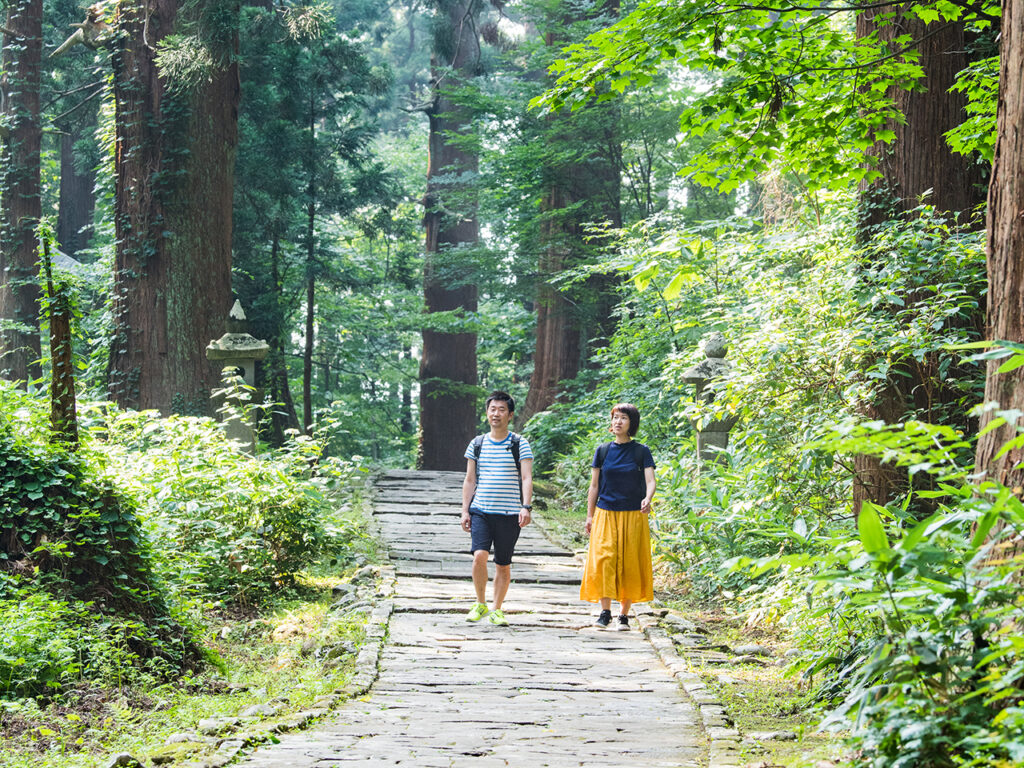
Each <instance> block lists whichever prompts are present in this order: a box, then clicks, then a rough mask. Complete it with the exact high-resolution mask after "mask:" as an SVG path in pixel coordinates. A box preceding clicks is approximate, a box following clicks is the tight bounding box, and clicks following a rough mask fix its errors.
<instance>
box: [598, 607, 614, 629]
mask: <svg viewBox="0 0 1024 768" xmlns="http://www.w3.org/2000/svg"><path fill="white" fill-rule="evenodd" d="M611 623H612V612H611V611H601V615H600V616H598V617H597V621H595V622H594V626H597V627H600V628H601V629H604V628H605V627H607V626H608V625H609V624H611Z"/></svg>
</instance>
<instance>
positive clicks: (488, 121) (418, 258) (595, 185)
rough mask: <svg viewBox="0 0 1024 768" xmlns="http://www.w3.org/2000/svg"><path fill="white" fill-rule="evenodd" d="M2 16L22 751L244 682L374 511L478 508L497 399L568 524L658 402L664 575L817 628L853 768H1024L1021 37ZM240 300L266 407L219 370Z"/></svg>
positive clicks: (927, 14)
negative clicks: (251, 433) (469, 478)
mask: <svg viewBox="0 0 1024 768" xmlns="http://www.w3.org/2000/svg"><path fill="white" fill-rule="evenodd" d="M6 9H7V14H6V20H5V24H4V27H3V30H2V32H3V61H2V73H0V77H2V82H0V85H2V105H0V106H2V109H0V140H2V152H3V160H2V163H3V165H2V169H0V170H2V180H0V216H2V221H0V224H2V229H0V264H2V271H0V322H2V323H3V326H2V334H3V356H2V358H0V367H2V369H3V376H4V379H5V380H6V381H7V382H8V383H3V384H0V398H2V400H0V402H2V406H3V408H2V411H0V443H2V446H3V447H2V450H0V467H2V474H0V494H2V496H0V515H2V517H0V541H2V543H3V549H2V551H0V590H2V591H0V612H2V613H3V620H2V621H0V694H2V700H0V704H2V709H0V713H2V717H3V720H2V722H3V724H4V727H5V728H6V729H7V732H8V733H10V734H16V735H17V736H18V738H20V739H21V740H22V741H21V742H19V743H20V744H22V746H24V748H25V752H24V754H25V755H29V754H32V755H38V754H43V755H47V756H50V757H52V756H53V755H55V754H65V753H67V752H69V751H70V752H72V753H75V752H82V751H84V752H89V750H95V749H100V748H102V745H103V744H104V743H106V742H103V737H102V736H101V735H100V734H101V732H102V731H103V730H104V728H106V730H108V731H109V730H111V726H110V723H109V722H106V724H105V725H104V721H103V719H102V717H100V716H96V718H93V719H91V720H90V718H89V717H86V718H85V719H84V721H83V716H82V714H81V711H82V710H81V707H80V706H79V707H78V709H74V708H72V710H71V714H72V715H73V716H74V718H76V719H74V720H72V719H69V717H63V716H58V713H59V712H60V711H61V709H60V708H61V707H66V706H69V704H68V703H69V702H78V703H79V704H80V703H81V702H82V701H83V700H86V699H88V697H90V696H92V697H93V699H94V700H95V699H96V697H98V699H99V700H102V701H105V702H108V703H109V702H110V701H121V702H123V708H124V709H126V710H132V711H136V710H142V709H145V707H146V704H145V701H144V700H142V699H140V700H138V701H134V700H132V694H131V692H132V691H135V692H136V694H138V695H139V696H143V697H145V696H148V695H150V694H151V693H152V691H154V690H159V691H162V693H161V694H160V695H161V696H170V695H171V694H170V693H169V692H168V689H166V688H161V687H160V686H166V685H168V684H171V685H172V686H173V685H174V681H178V682H179V683H180V681H181V680H193V679H197V678H196V676H197V675H201V674H202V670H206V669H210V668H211V665H212V667H214V668H217V667H218V665H220V668H221V669H223V668H224V667H223V665H224V664H225V663H226V662H225V659H223V658H220V659H219V660H218V659H217V658H216V653H217V648H218V646H217V642H218V640H217V638H218V637H220V636H218V634H217V632H218V629H217V628H218V627H220V626H221V625H222V624H224V622H225V621H227V620H228V619H229V618H231V617H234V618H237V617H238V616H239V615H244V616H246V617H248V618H250V619H251V617H252V616H253V615H255V616H257V617H259V616H262V615H265V614H266V612H268V611H271V610H276V609H277V608H280V606H281V605H288V604H287V603H282V602H281V601H282V600H285V598H284V597H282V595H285V594H287V595H288V596H289V598H288V599H290V598H291V597H293V596H295V595H301V594H307V593H308V591H309V590H312V591H313V592H315V591H316V590H317V589H322V588H323V584H324V583H325V582H324V580H325V579H328V578H330V574H336V573H337V572H339V569H340V571H342V572H348V573H351V572H352V571H354V570H356V569H357V568H359V567H361V566H362V565H364V564H365V563H366V562H367V561H368V560H372V557H373V554H372V545H371V544H369V543H368V542H367V541H366V536H365V532H364V531H363V530H362V529H361V528H360V525H359V523H358V515H356V514H354V513H353V508H355V507H358V505H359V503H360V501H359V498H360V491H359V488H360V485H361V483H360V482H359V480H358V478H359V477H361V476H362V475H363V474H364V473H363V472H362V470H366V469H372V468H375V467H383V466H399V467H406V466H418V467H421V468H426V469H450V470H457V469H460V467H461V466H464V460H463V459H462V452H463V450H464V446H465V444H466V443H467V442H468V440H469V439H470V438H471V437H472V435H473V434H474V433H475V432H476V431H478V430H479V429H480V428H481V424H480V403H481V400H482V397H483V396H484V395H485V394H486V392H487V391H488V390H489V389H491V388H503V389H508V390H510V391H511V392H512V393H513V394H514V395H515V396H516V398H517V400H518V401H519V402H520V403H521V405H520V407H519V408H518V409H517V424H518V426H519V428H521V429H522V430H523V431H524V433H525V434H526V435H527V436H528V437H529V439H530V440H531V442H532V444H533V446H534V451H535V453H536V454H537V456H538V461H537V469H538V471H539V472H540V473H542V474H543V475H544V476H545V477H546V478H547V479H548V481H549V483H550V486H549V487H550V488H551V495H550V497H549V501H548V504H549V506H550V507H551V508H552V509H556V508H561V509H563V510H565V511H567V513H568V515H569V517H570V518H571V517H572V515H576V516H577V517H578V516H579V515H580V512H581V509H582V503H583V499H584V497H585V493H584V490H585V483H586V479H587V477H588V473H587V471H586V468H587V467H588V466H589V463H590V458H591V456H592V453H593V449H594V447H595V445H596V444H597V443H598V442H600V441H601V440H603V438H604V434H605V422H606V419H607V412H608V409H609V407H610V406H611V405H612V404H613V403H615V402H618V401H622V400H627V401H631V402H633V403H635V404H637V406H638V407H639V409H640V411H641V413H642V414H643V422H642V428H641V438H642V439H643V440H644V441H645V442H646V443H648V444H649V445H650V446H651V447H652V449H653V450H654V453H655V456H656V459H657V461H658V466H659V469H658V474H659V499H660V503H659V505H658V509H657V541H656V551H657V553H658V555H659V558H660V561H661V563H662V566H661V567H663V568H665V569H666V573H667V574H669V575H668V576H667V577H666V578H667V579H668V580H670V581H672V580H674V581H676V582H677V583H681V584H682V585H683V586H681V587H680V589H681V590H682V592H684V593H685V596H686V599H689V600H695V601H697V602H707V603H717V604H719V605H727V606H728V608H729V610H731V611H735V612H737V613H739V614H741V615H742V616H744V618H745V619H746V620H747V621H748V623H750V624H760V625H762V626H775V627H783V628H785V631H786V632H788V633H789V636H790V638H791V641H792V642H793V643H794V644H795V645H796V646H797V647H799V648H802V649H803V652H802V653H801V654H800V655H798V656H795V657H794V658H795V661H794V662H793V664H792V671H793V672H794V674H796V675H799V676H803V679H805V680H806V681H808V683H807V684H808V685H810V686H811V687H812V689H813V693H814V696H813V698H814V700H815V701H816V703H817V705H818V706H819V707H820V711H821V713H822V715H823V717H824V720H825V723H826V725H828V726H830V727H833V728H835V729H837V730H838V731H840V732H842V733H843V734H845V736H846V737H847V738H848V739H849V744H850V751H849V752H848V753H847V755H848V759H849V761H850V762H852V763H857V764H865V765H867V764H873V765H879V766H881V765H885V766H895V765H914V766H921V765H960V764H977V765H983V764H984V765H988V764H1006V765H1009V764H1013V763H1014V762H1016V761H1020V760H1021V759H1024V738H1022V737H1021V736H1020V734H1021V732H1022V731H1021V724H1022V721H1024V710H1022V709H1021V707H1020V701H1021V694H1020V678H1021V675H1022V674H1024V664H1022V655H1021V651H1022V648H1021V639H1020V637H1019V633H1018V632H1017V631H1016V629H1017V627H1018V626H1019V621H1020V600H1019V596H1018V589H1017V584H1018V579H1019V575H1018V574H1019V570H1020V552H1019V550H1020V545H1019V541H1020V537H1019V534H1020V530H1021V527H1022V525H1024V510H1022V507H1021V504H1020V498H1019V497H1020V493H1021V486H1022V485H1024V482H1022V478H1021V471H1020V469H1019V464H1020V459H1021V456H1022V453H1021V451H1022V447H1024V439H1022V438H1021V437H1019V436H1018V432H1017V420H1018V418H1019V416H1020V413H1021V409H1022V408H1024V388H1022V379H1021V376H1022V375H1024V374H1022V370H1024V330H1022V329H1024V324H1022V318H1021V307H1022V302H1021V300H1020V295H1021V285H1020V280H1021V279H1022V278H1021V270H1020V269H1019V268H1018V266H1019V264H1020V261H1021V258H1022V255H1024V234H1022V233H1024V222H1022V221H1021V219H1020V217H1019V215H1018V213H1017V212H1019V211H1020V210H1021V209H1022V208H1024V200H1022V199H1021V198H1022V197H1024V187H1022V185H1020V184H1019V179H1020V178H1022V177H1024V176H1022V174H1024V144H1022V139H1021V136H1024V94H1022V81H1024V78H1022V77H1021V73H1022V72H1024V53H1022V50H1024V3H1022V2H1021V0H1006V2H1005V3H1004V4H1003V7H1002V8H1000V7H999V6H998V5H996V4H993V3H989V2H982V3H967V2H951V1H950V0H938V1H937V2H918V3H907V4H904V5H891V4H885V3H864V4H857V3H845V2H843V3H838V2H835V3H833V2H824V3H816V4H812V5H809V6H803V5H797V4H792V3H789V2H786V3H773V2H767V3H764V4H750V3H730V2H712V1H710V0H702V1H701V2H693V3H663V2H662V3H659V2H644V3H640V4H637V5H631V4H620V3H617V2H607V3H601V2H598V3H588V2H583V3H567V2H566V3H562V2H547V3H535V2H530V1H529V0H526V1H524V2H518V3H514V4H513V3H510V4H506V5H502V4H500V3H495V4H493V5H485V4H483V3H480V2H476V1H475V0H470V1H469V2H466V0H433V1H432V2H419V1H418V0H410V1H409V2H407V3H404V4H403V3H386V2H376V1H375V0H367V2H362V3H344V4H342V3H337V4H331V3H322V4H315V5H297V4H290V3H264V4H253V5H237V4H234V3H229V2H224V0H191V1H190V2H180V3H179V2H177V1H176V0H145V2H140V3H132V2H120V3H113V2H111V3H104V2H100V3H97V4H95V5H93V6H90V7H89V8H81V7H79V6H78V5H77V4H75V3H69V2H49V0H47V2H43V0H11V1H10V2H8V3H7V4H6ZM72 30H74V31H73V32H72ZM69 35H70V37H69ZM236 298H237V299H238V300H239V301H240V302H241V304H242V306H243V307H244V309H245V312H246V313H247V315H248V318H249V326H248V327H249V331H250V332H251V333H252V334H253V335H254V336H255V337H257V338H259V339H264V340H265V341H266V342H267V345H268V347H269V350H268V354H267V357H266V359H265V360H264V361H263V362H262V363H261V365H260V367H259V368H258V369H257V378H256V381H255V384H256V387H257V390H256V391H253V390H246V389H245V388H244V387H243V388H241V391H239V386H238V383H237V381H235V382H231V381H228V382H222V381H221V371H220V370H218V369H217V368H216V367H215V366H214V365H213V364H212V363H210V361H208V360H207V359H206V355H205V349H206V346H207V344H208V343H209V342H210V341H212V340H214V339H216V338H218V337H219V336H220V335H221V334H222V333H223V332H224V331H225V330H226V328H227V325H226V320H227V314H228V311H229V309H230V308H231V305H232V302H233V301H234V299H236ZM715 331H717V332H721V333H723V334H724V335H725V336H726V338H727V339H728V342H729V345H730V349H729V353H728V359H729V360H730V361H731V363H732V365H731V368H730V369H729V371H728V372H727V373H726V374H724V375H722V376H721V377H719V378H718V379H717V380H715V381H714V382H713V383H712V384H711V386H710V388H709V389H708V390H705V396H703V397H700V398H697V397H696V396H695V392H694V389H693V387H692V385H688V384H686V383H684V382H683V376H682V374H683V372H684V371H685V370H686V369H687V368H689V367H690V366H691V365H693V364H694V363H696V362H698V361H699V360H701V359H702V352H701V344H702V341H703V340H705V339H706V338H707V337H708V334H709V333H711V332H715ZM221 386H225V387H227V388H228V389H230V390H231V392H230V394H233V395H234V396H235V400H236V401H239V400H240V401H241V402H242V405H241V406H240V407H241V408H242V411H243V412H244V416H243V417H244V418H249V417H250V416H252V417H254V418H258V419H259V423H260V438H261V440H260V446H259V450H258V455H259V459H255V460H254V459H251V458H249V457H246V456H244V455H240V454H237V453H233V452H232V451H230V450H229V449H228V443H227V441H226V438H225V436H224V433H223V432H222V431H221V430H220V428H219V427H218V426H217V424H218V422H217V421H216V420H215V419H211V418H210V417H211V416H213V415H214V413H213V411H214V406H213V405H212V402H211V400H210V392H211V391H212V390H216V389H218V388H220V387H221ZM246 392H248V394H246ZM257 393H258V395H259V402H253V401H252V400H249V401H248V402H246V398H247V397H249V398H251V397H253V396H254V394H257ZM264 398H265V401H264ZM716 420H717V421H720V420H726V421H728V422H730V423H735V426H734V427H733V429H732V435H731V440H730V444H729V447H728V450H726V451H724V452H722V454H721V455H720V456H719V457H718V460H717V461H714V462H710V463H708V464H707V465H706V466H705V467H704V468H703V471H701V472H698V471H697V470H698V467H697V458H696V453H695V444H696V439H697V434H698V432H699V430H700V429H702V428H703V427H705V426H707V425H708V424H710V423H711V422H714V421H716ZM304 590H305V592H304ZM350 618H351V620H350V621H348V623H346V621H342V622H341V623H340V624H334V625H332V629H331V631H332V632H335V633H337V635H338V636H337V637H335V638H334V639H335V640H341V639H346V638H352V637H354V638H356V639H358V631H359V630H358V624H359V619H358V615H357V614H353V616H352V617H350ZM262 620H263V619H259V618H257V619H254V621H262ZM246 626H249V625H246ZM259 626H263V625H259ZM264 630H266V631H268V632H269V629H267V627H264V628H263V629H260V630H258V631H255V634H259V633H260V632H263V631H264ZM222 634H223V632H222ZM228 636H230V632H228V633H227V634H226V635H224V636H223V637H220V639H221V640H225V639H226V638H227V637H228ZM220 650H221V651H222V652H223V653H227V650H225V649H224V648H223V647H220ZM340 657H344V653H341V654H340ZM229 661H230V660H229ZM343 673H344V669H342V670H341V671H339V674H343ZM178 687H179V688H180V687H181V686H180V685H179V686H178ZM186 687H187V686H186ZM112 690H115V691H117V692H118V696H120V697H121V698H112V697H111V695H110V694H108V693H104V692H109V691H112ZM125 691H128V692H129V693H128V694H126V693H125ZM139 692H148V693H139ZM104 706H105V707H106V709H104V708H103V707H100V708H99V710H98V711H102V712H103V713H104V714H103V717H108V719H109V706H107V705H104ZM119 706H120V705H119ZM58 721H59V725H57V723H58ZM123 728H124V730H130V727H129V726H123ZM18 759H24V760H26V761H28V762H26V764H32V762H31V761H32V760H33V759H36V758H32V757H25V756H24V755H23V756H22V757H19V758H18Z"/></svg>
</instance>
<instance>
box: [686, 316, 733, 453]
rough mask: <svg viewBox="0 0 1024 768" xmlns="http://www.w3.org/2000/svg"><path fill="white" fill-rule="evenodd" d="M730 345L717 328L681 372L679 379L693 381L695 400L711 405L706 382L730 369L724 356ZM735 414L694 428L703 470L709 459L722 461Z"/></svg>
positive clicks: (711, 395) (690, 382) (712, 396)
mask: <svg viewBox="0 0 1024 768" xmlns="http://www.w3.org/2000/svg"><path fill="white" fill-rule="evenodd" d="M728 351H729V346H728V344H726V341H725V336H724V335H723V334H721V333H719V332H718V331H715V332H714V333H712V334H710V335H709V336H708V337H707V339H705V341H704V355H705V356H706V359H704V360H701V361H700V362H699V363H697V364H696V365H695V366H693V367H692V368H689V369H687V370H686V371H684V372H683V376H682V379H683V381H684V382H686V383H687V384H695V385H696V388H697V392H696V396H695V398H694V399H695V400H696V401H697V402H698V403H707V404H710V403H712V402H713V401H714V399H715V394H714V392H713V391H711V390H707V391H705V390H706V389H707V385H708V384H709V383H710V382H711V381H712V380H713V379H716V378H718V377H719V376H722V375H723V374H725V373H727V372H728V371H729V368H731V367H732V366H731V364H730V363H729V361H728V360H726V359H725V355H726V353H727V352H728ZM736 420H737V417H736V416H727V417H725V418H722V419H713V420H712V421H710V422H708V423H707V424H704V425H703V426H702V427H700V428H698V430H697V460H698V463H699V465H700V468H701V469H703V468H704V467H705V466H707V464H708V463H709V462H713V461H721V460H722V455H721V452H722V451H724V450H725V449H726V447H728V445H729V430H730V429H732V428H733V425H735V424H736Z"/></svg>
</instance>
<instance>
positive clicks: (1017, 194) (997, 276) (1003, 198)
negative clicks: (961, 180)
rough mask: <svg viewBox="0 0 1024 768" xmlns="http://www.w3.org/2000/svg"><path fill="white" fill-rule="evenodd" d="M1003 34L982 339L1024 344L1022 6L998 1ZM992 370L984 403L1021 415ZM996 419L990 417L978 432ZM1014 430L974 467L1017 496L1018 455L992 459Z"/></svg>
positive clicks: (1016, 387) (1017, 375)
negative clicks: (1023, 302)
mask: <svg viewBox="0 0 1024 768" xmlns="http://www.w3.org/2000/svg"><path fill="white" fill-rule="evenodd" d="M1002 34H1003V37H1002V53H1001V57H1000V58H1001V63H1000V70H999V108H998V116H997V138H996V148H995V158H994V160H993V165H992V182H991V184H990V186H989V194H988V245H987V257H988V284H989V301H988V330H987V336H988V338H990V339H995V340H999V341H1014V342H1017V343H1024V304H1022V301H1021V297H1022V296H1024V216H1022V215H1021V212H1022V211H1024V78H1022V77H1021V73H1022V72H1024V0H1004V2H1003V32H1002ZM999 366H1000V361H996V360H992V361H989V363H988V372H987V374H988V375H987V378H986V380H985V402H986V403H997V404H998V405H999V408H1001V409H1004V410H1010V409H1018V410H1022V411H1024V368H1017V369H1016V370H1013V371H1010V372H1008V373H998V369H999ZM995 416H996V414H995V413H994V412H993V411H991V410H989V411H988V412H987V413H986V414H985V416H984V418H983V420H982V425H983V426H984V425H985V424H987V423H988V422H990V421H991V420H992V419H993V418H995ZM1018 427H1019V425H1015V424H1013V423H1009V424H1005V425H1003V426H1001V427H998V428H996V429H993V430H992V431H990V432H987V433H985V434H983V435H982V436H981V437H979V438H978V449H977V454H976V456H975V467H976V469H977V470H978V471H980V472H984V473H985V477H986V478H987V479H990V480H994V481H997V482H1000V483H1002V484H1004V485H1006V486H1009V487H1010V488H1014V489H1017V490H1016V491H1015V493H1017V495H1018V496H1019V495H1021V492H1020V488H1021V487H1022V486H1024V469H1022V466H1021V462H1022V461H1024V449H1022V448H1014V449H1013V450H1011V451H1008V452H1007V453H1006V454H1004V455H1002V456H998V457H997V454H998V453H999V451H1000V449H1001V448H1002V447H1003V445H1004V444H1005V443H1006V442H1007V441H1008V440H1010V439H1011V438H1013V437H1015V436H1017V434H1018V432H1017V430H1018ZM1004 554H1005V553H1004Z"/></svg>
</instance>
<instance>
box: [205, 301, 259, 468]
mask: <svg viewBox="0 0 1024 768" xmlns="http://www.w3.org/2000/svg"><path fill="white" fill-rule="evenodd" d="M247 327H248V321H247V320H246V318H245V312H244V311H242V305H241V303H240V302H238V301H236V302H235V305H234V306H233V307H232V308H231V312H229V313H228V331H227V333H225V334H224V335H223V336H221V337H220V338H219V339H216V340H215V341H211V342H210V343H209V344H208V345H207V347H206V357H207V358H208V359H210V360H217V361H219V362H220V363H221V365H222V369H221V371H222V372H221V386H222V387H223V389H222V390H218V391H216V392H214V393H213V397H212V399H213V401H214V406H215V408H216V409H217V411H218V412H219V413H220V412H221V408H222V406H223V405H225V404H229V405H232V406H234V408H233V409H232V412H229V413H227V414H222V418H223V420H224V428H225V432H226V433H227V436H228V439H229V440H231V441H232V442H234V443H236V444H238V446H239V448H240V450H241V451H243V452H244V453H250V454H251V453H253V452H254V451H255V449H256V411H255V409H254V408H249V409H248V412H249V414H250V415H249V418H242V417H241V416H240V415H239V414H241V413H244V412H246V408H245V406H246V404H248V405H254V404H255V403H257V402H259V400H260V399H261V398H260V395H259V392H258V391H257V390H256V388H255V386H256V361H257V360H262V359H263V358H265V357H266V356H267V353H268V352H269V351H270V345H269V344H267V343H266V342H265V341H263V340H262V339H257V338H254V337H253V336H250V335H249V332H248V330H247ZM245 395H247V396H245Z"/></svg>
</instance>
